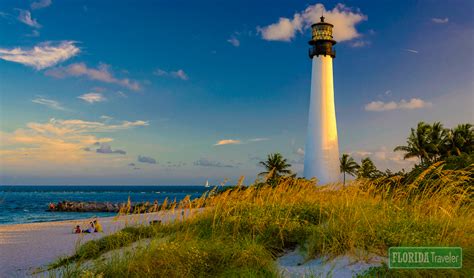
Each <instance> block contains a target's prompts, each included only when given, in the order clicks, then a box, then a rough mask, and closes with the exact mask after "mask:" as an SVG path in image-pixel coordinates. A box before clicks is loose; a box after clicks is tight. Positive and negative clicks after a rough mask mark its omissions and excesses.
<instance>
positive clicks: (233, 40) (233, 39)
mask: <svg viewBox="0 0 474 278" xmlns="http://www.w3.org/2000/svg"><path fill="white" fill-rule="evenodd" d="M227 42H228V43H230V44H232V45H233V46H235V47H239V46H240V41H239V39H237V38H236V37H235V36H234V35H232V36H231V37H230V39H228V40H227Z"/></svg>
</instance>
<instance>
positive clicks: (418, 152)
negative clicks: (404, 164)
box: [393, 122, 431, 164]
mask: <svg viewBox="0 0 474 278" xmlns="http://www.w3.org/2000/svg"><path fill="white" fill-rule="evenodd" d="M430 133H431V126H430V125H429V124H426V123H424V122H419V123H418V126H417V127H416V130H415V129H414V128H412V129H411V133H410V136H408V139H407V145H406V146H397V147H396V148H395V149H394V150H393V151H395V152H396V151H403V152H405V155H404V156H403V159H408V158H412V157H418V158H419V159H420V160H421V163H422V164H424V163H426V162H429V161H430V154H429V149H430V147H429V137H430V136H431V134H430Z"/></svg>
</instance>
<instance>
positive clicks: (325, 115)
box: [304, 16, 340, 184]
mask: <svg viewBox="0 0 474 278" xmlns="http://www.w3.org/2000/svg"><path fill="white" fill-rule="evenodd" d="M333 27H334V26H333V25H332V24H330V23H327V22H324V16H321V21H320V22H318V23H315V24H313V25H312V26H311V29H312V37H311V40H310V41H309V44H310V45H311V48H310V49H309V58H310V59H311V61H312V73H311V97H310V103H309V114H308V129H307V137H306V146H305V157H304V176H305V178H307V179H311V178H313V177H316V178H317V179H318V180H319V184H324V183H329V182H337V181H339V179H340V173H339V144H338V140H337V125H336V109H335V105H334V82H333V76H332V75H333V74H332V59H334V58H335V57H336V51H335V50H334V45H335V44H336V41H335V40H334V39H333V37H332V28H333Z"/></svg>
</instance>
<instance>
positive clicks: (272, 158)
mask: <svg viewBox="0 0 474 278" xmlns="http://www.w3.org/2000/svg"><path fill="white" fill-rule="evenodd" d="M259 164H260V165H261V166H263V167H265V169H266V171H264V172H261V173H260V174H259V175H269V174H270V175H271V176H270V177H268V179H269V180H277V179H278V178H279V177H281V176H282V175H289V174H291V170H290V169H289V168H290V167H291V165H290V164H288V163H287V160H286V158H283V156H282V155H281V154H280V153H273V154H269V155H268V156H267V160H266V161H260V163H259Z"/></svg>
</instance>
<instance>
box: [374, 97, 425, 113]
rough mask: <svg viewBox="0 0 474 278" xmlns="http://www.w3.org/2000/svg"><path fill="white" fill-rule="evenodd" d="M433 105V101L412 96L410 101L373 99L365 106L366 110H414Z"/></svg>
mask: <svg viewBox="0 0 474 278" xmlns="http://www.w3.org/2000/svg"><path fill="white" fill-rule="evenodd" d="M430 106H432V104H431V102H427V101H424V100H422V99H419V98H412V99H410V100H409V101H406V100H404V99H402V100H401V101H400V102H395V101H390V102H383V101H372V102H370V103H368V104H367V105H366V106H365V110H366V111H376V112H380V111H390V110H413V109H421V108H425V107H430Z"/></svg>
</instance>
